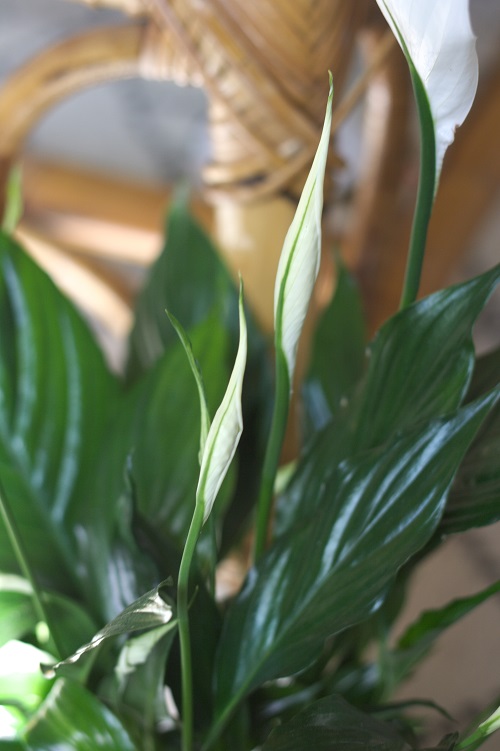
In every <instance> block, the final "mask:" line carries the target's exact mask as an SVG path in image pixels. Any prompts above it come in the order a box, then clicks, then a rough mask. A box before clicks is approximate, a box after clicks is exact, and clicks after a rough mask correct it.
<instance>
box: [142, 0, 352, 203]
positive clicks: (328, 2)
mask: <svg viewBox="0 0 500 751" xmlns="http://www.w3.org/2000/svg"><path fill="white" fill-rule="evenodd" d="M146 5H148V7H149V8H150V11H151V12H152V13H153V16H154V17H155V18H156V20H157V21H159V22H160V24H161V25H162V27H163V28H164V29H165V31H166V33H167V34H168V36H169V37H170V39H171V40H172V42H173V44H174V46H176V47H178V49H179V50H182V52H183V54H184V55H185V58H186V60H187V61H188V62H187V63H186V66H187V70H189V71H190V75H192V76H194V75H195V73H197V74H198V75H197V78H198V77H199V78H201V80H202V82H203V85H204V86H205V88H206V89H207V91H208V93H209V96H210V123H211V136H212V143H213V163H212V164H211V165H210V166H209V167H208V168H207V169H206V172H205V181H206V183H207V184H208V186H209V187H211V189H212V195H215V196H217V195H221V194H222V195H226V194H230V195H231V197H232V198H233V199H234V198H238V199H239V200H252V199H255V198H260V197H262V196H264V195H267V194H270V193H272V192H276V191H277V190H284V191H289V192H292V193H297V192H298V191H300V189H301V187H302V184H303V181H304V177H305V169H306V168H307V167H308V165H309V163H310V161H311V158H312V155H313V154H314V151H315V148H316V145H317V141H318V138H319V132H320V129H321V123H322V119H323V115H324V107H325V101H326V92H327V85H328V83H327V70H328V69H331V70H332V71H334V74H335V83H336V89H337V92H339V91H340V90H341V88H342V83H343V80H344V78H345V73H346V69H347V65H348V63H349V60H350V50H351V47H352V44H353V40H354V36H355V33H356V31H357V29H358V28H359V24H360V22H361V20H362V18H363V16H364V11H365V9H366V2H365V0H357V2H355V3H354V2H347V1H346V0H293V2H291V0H281V1H280V0H254V2H252V3H250V2H248V0H168V1H167V0H146Z"/></svg>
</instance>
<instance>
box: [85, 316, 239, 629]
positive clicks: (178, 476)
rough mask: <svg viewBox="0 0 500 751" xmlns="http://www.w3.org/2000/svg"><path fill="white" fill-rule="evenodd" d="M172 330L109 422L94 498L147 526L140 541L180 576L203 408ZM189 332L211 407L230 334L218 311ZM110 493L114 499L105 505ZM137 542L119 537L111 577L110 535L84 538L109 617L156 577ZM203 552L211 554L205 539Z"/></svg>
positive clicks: (92, 583) (97, 505) (218, 395)
mask: <svg viewBox="0 0 500 751" xmlns="http://www.w3.org/2000/svg"><path fill="white" fill-rule="evenodd" d="M163 315H164V317H165V319H166V322H167V325H168V326H169V327H170V328H172V327H171V326H170V323H169V322H168V319H167V317H166V315H165V313H163ZM172 332H173V334H174V336H175V337H176V339H175V344H174V345H173V346H172V347H171V348H170V349H169V350H168V351H167V352H165V354H164V355H162V357H161V358H160V359H159V361H158V362H157V363H156V364H155V366H154V367H153V368H152V369H151V371H150V372H148V373H147V374H145V375H144V376H143V377H142V378H141V379H140V380H139V381H138V383H137V384H136V385H135V386H134V387H133V389H132V390H131V391H130V392H129V393H128V394H127V395H126V397H125V399H124V400H123V402H122V406H121V410H120V412H119V413H118V414H117V417H116V420H115V421H114V422H113V423H112V424H111V425H110V426H109V428H108V436H107V437H108V441H107V443H106V445H105V446H104V447H103V451H102V455H101V459H100V464H99V466H98V467H97V468H96V485H97V489H98V492H96V493H95V495H94V496H93V497H92V498H91V499H90V503H92V504H93V508H94V513H95V514H96V516H97V515H98V514H101V517H102V516H103V515H104V514H106V515H108V514H109V513H113V514H114V515H116V514H118V518H119V519H122V520H123V521H125V526H126V527H127V528H131V525H132V524H133V525H134V529H135V530H136V531H138V530H141V542H142V544H145V543H144V540H146V544H147V545H148V546H149V548H148V550H150V552H151V554H152V555H154V556H155V560H159V563H160V567H161V570H162V571H169V573H171V574H172V576H175V575H176V571H177V567H178V564H179V560H180V554H181V551H182V548H183V545H184V542H185V539H186V535H187V530H188V528H189V524H190V521H191V516H192V513H193V508H194V504H195V497H196V487H197V481H198V467H199V461H198V454H199V446H200V410H199V406H198V394H197V389H196V384H195V381H194V379H193V376H192V374H191V372H190V367H189V363H188V361H187V359H186V355H185V352H184V350H183V347H182V345H181V343H180V342H179V341H178V339H177V336H176V334H175V332H174V331H173V329H172ZM190 339H191V341H192V346H193V349H194V352H195V355H196V358H197V359H198V360H199V362H200V367H201V369H202V370H203V373H204V377H205V386H206V397H207V401H208V404H209V407H210V408H211V409H213V410H214V411H215V408H216V406H217V404H218V403H219V402H220V400H221V399H222V395H223V389H224V384H225V383H227V374H226V373H227V371H226V366H225V359H226V351H227V335H226V333H225V332H224V330H223V329H222V327H221V325H220V323H219V322H218V319H217V317H216V316H210V317H208V318H207V319H206V320H205V321H204V322H203V323H201V324H199V325H198V326H197V327H196V328H195V329H193V330H192V331H191V332H190ZM230 482H231V478H229V483H230ZM229 491H230V484H229V485H228V487H227V489H225V492H224V493H222V494H221V495H220V496H219V502H220V503H221V504H223V503H224V502H225V500H227V494H228V492H229ZM103 498H105V499H107V503H106V506H105V509H103V508H102V504H103V500H102V499H103ZM110 499H113V500H112V501H110ZM219 502H218V503H219ZM107 523H108V525H109V524H110V522H107ZM125 532H126V529H124V530H123V534H125ZM83 535H84V531H82V536H83ZM108 536H109V535H108ZM125 542H126V541H125ZM132 543H133V540H132V541H131V542H130V543H129V545H126V544H120V545H119V546H118V545H115V548H114V550H113V555H112V561H113V564H114V567H115V568H114V571H115V572H116V573H115V580H114V581H112V580H111V577H110V576H109V575H107V573H106V571H103V568H102V565H101V559H102V554H101V550H102V548H103V547H104V546H105V545H106V540H105V539H104V540H103V539H101V537H99V534H98V532H97V533H96V534H94V535H92V537H89V538H84V545H86V546H88V549H85V551H84V552H85V558H86V560H88V561H89V569H90V573H89V581H88V584H87V589H88V591H89V592H92V591H96V590H97V591H98V592H99V593H100V598H101V603H100V611H101V612H103V613H104V614H105V618H106V619H107V620H110V619H111V618H113V617H114V616H115V615H117V613H119V612H120V611H121V610H122V609H123V608H124V607H125V605H126V604H127V602H131V601H132V600H134V599H135V598H137V596H138V594H139V593H140V591H141V590H140V589H139V592H138V591H137V590H138V584H139V583H140V582H142V591H144V589H146V588H150V587H151V585H152V583H153V582H154V578H155V575H154V572H151V571H150V572H149V578H148V571H147V567H146V566H145V565H144V574H143V575H142V576H139V575H138V574H139V573H140V572H138V570H137V568H138V564H137V561H136V560H130V555H129V553H128V550H129V549H130V547H131V545H132ZM206 547H207V546H206ZM93 552H94V555H92V553H93ZM200 555H202V556H204V555H205V548H204V547H203V546H202V548H201V550H200ZM107 557H108V556H104V560H106V558H107ZM93 561H95V565H94V566H93V565H92V564H93ZM139 563H141V561H139ZM120 565H121V569H122V571H126V572H127V575H126V576H125V577H124V576H123V575H120V574H118V572H117V571H116V567H117V566H120ZM109 568H110V566H109V564H108V569H109ZM103 580H104V585H105V586H104V585H103ZM136 580H138V581H136Z"/></svg>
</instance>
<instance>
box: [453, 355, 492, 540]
mask: <svg viewBox="0 0 500 751" xmlns="http://www.w3.org/2000/svg"><path fill="white" fill-rule="evenodd" d="M499 381H500V351H496V352H492V353H490V354H489V355H486V356H484V357H482V358H479V359H478V361H477V363H476V367H475V370H474V376H473V379H472V383H471V386H470V389H469V393H468V398H475V397H477V396H479V395H481V394H483V393H485V392H486V391H488V390H489V389H491V388H493V387H494V386H496V385H497V384H498V382H499ZM499 452H500V409H499V408H498V407H497V408H496V409H494V410H492V412H491V414H490V415H489V416H488V418H487V420H486V421H485V423H484V425H483V426H482V427H481V430H480V431H479V433H478V435H477V437H476V439H475V440H474V443H473V444H472V446H471V447H470V449H469V451H468V452H467V454H466V456H465V459H464V461H463V462H462V465H461V467H460V470H459V472H458V475H457V477H456V480H455V483H454V485H453V487H452V489H451V493H450V497H449V499H448V503H447V504H446V510H445V513H444V516H443V520H442V522H441V525H440V532H441V533H443V534H450V533H454V532H463V531H465V530H467V529H470V528H471V527H482V526H485V525H487V524H493V523H494V522H497V521H499V520H500V465H499V463H498V455H499Z"/></svg>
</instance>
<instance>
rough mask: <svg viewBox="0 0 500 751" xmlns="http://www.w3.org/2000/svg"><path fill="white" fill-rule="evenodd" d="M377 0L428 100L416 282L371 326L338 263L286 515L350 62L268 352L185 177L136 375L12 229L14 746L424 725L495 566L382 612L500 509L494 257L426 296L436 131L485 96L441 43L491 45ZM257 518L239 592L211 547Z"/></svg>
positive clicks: (8, 530) (5, 598)
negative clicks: (430, 556)
mask: <svg viewBox="0 0 500 751" xmlns="http://www.w3.org/2000/svg"><path fill="white" fill-rule="evenodd" d="M379 4H380V6H381V8H382V10H383V12H384V14H385V15H386V17H387V18H388V20H389V23H390V24H391V26H392V28H393V30H394V31H395V33H396V34H397V36H398V39H399V41H400V43H401V44H402V47H403V49H404V51H405V54H406V55H407V57H408V61H409V65H410V70H411V73H412V77H413V81H414V85H415V90H416V94H417V101H418V105H419V113H420V117H421V122H422V137H423V144H422V154H423V156H422V161H423V167H422V176H421V181H422V182H421V189H420V194H419V208H417V211H416V218H415V227H414V234H413V240H412V244H411V249H410V254H409V272H408V275H407V279H408V278H409V279H411V283H410V284H406V285H405V292H404V294H403V300H402V309H401V310H400V312H398V313H397V314H396V315H394V316H393V317H392V318H391V319H389V320H388V321H387V322H386V323H385V324H384V325H383V326H382V328H381V329H380V331H379V332H378V333H377V334H376V336H375V338H374V339H373V341H372V342H370V343H368V345H367V343H366V341H365V338H364V332H363V325H362V317H361V312H360V311H361V306H360V301H359V298H358V296H357V292H356V288H355V286H354V284H353V282H352V280H351V279H350V277H349V275H348V274H347V272H346V271H345V270H344V269H340V270H339V281H338V287H337V292H336V294H335V296H334V299H333V301H332V303H331V305H330V307H329V308H328V310H326V311H325V313H324V317H323V320H322V321H321V322H320V324H319V326H318V328H317V332H316V338H315V342H314V347H313V352H312V355H311V363H310V371H309V375H308V377H307V379H306V382H305V384H304V399H303V405H304V417H305V419H304V425H305V427H304V431H305V434H306V435H307V441H306V442H305V444H304V448H303V450H302V452H301V455H300V456H299V457H298V459H297V461H296V463H295V465H294V467H293V469H292V470H291V472H290V476H289V479H288V482H287V483H286V485H285V487H284V489H282V490H281V491H280V492H279V493H278V497H277V498H275V500H274V513H273V514H271V513H270V510H271V508H272V505H273V504H272V500H273V498H272V496H273V491H274V488H275V486H276V473H277V465H278V458H279V452H280V448H281V443H282V440H283V433H284V427H285V423H286V419H287V414H288V406H289V397H290V389H291V384H292V378H293V371H294V366H295V354H296V347H297V342H298V337H299V334H300V330H301V327H302V323H303V318H304V315H305V311H306V309H307V304H308V301H309V297H310V294H311V291H312V287H313V284H314V280H315V277H316V274H317V266H318V259H319V250H320V237H321V233H320V221H321V210H322V182H323V174H324V170H325V164H326V156H327V153H328V141H329V132H330V117H331V101H332V87H330V95H329V99H328V105H327V114H326V118H325V127H324V130H323V134H322V137H321V141H320V144H319V147H318V152H317V155H316V159H315V161H314V164H313V166H312V168H311V173H310V176H309V179H308V181H307V183H306V186H305V188H304V193H303V196H302V199H301V202H300V203H299V207H298V210H297V215H296V219H295V220H294V222H293V224H292V226H291V229H290V232H289V234H288V236H287V239H286V241H285V245H284V249H283V254H282V258H281V262H280V269H279V272H278V277H277V282H276V305H275V316H276V332H275V342H274V344H275V352H276V366H275V368H274V375H273V370H272V368H271V366H270V362H269V358H268V346H267V342H266V341H265V340H264V338H263V336H262V335H261V334H260V333H259V331H258V329H257V327H256V325H255V323H254V322H253V321H252V317H251V312H250V311H248V310H247V311H245V308H244V303H243V288H242V285H240V290H239V291H238V289H237V288H236V286H235V285H234V283H233V281H232V280H231V278H230V277H229V275H228V273H227V271H226V269H225V268H224V266H223V265H222V263H221V262H220V260H219V258H218V256H217V253H216V252H215V250H214V248H213V247H212V245H211V243H210V241H209V240H208V239H207V238H206V237H205V236H204V234H203V233H202V231H201V230H200V228H199V227H198V226H197V225H196V223H195V222H194V221H193V219H192V218H191V217H190V216H189V213H188V212H187V210H186V208H185V206H184V204H182V202H179V203H177V204H175V205H174V207H173V209H172V212H171V215H170V218H169V225H168V231H167V241H166V246H165V251H164V253H163V254H162V256H161V257H160V258H159V260H158V261H157V263H156V265H155V267H154V268H153V270H152V273H151V276H150V280H149V282H148V283H147V285H146V287H145V289H144V291H143V292H142V294H141V296H140V298H139V300H138V301H137V305H136V315H135V323H134V327H133V330H132V332H131V334H130V338H129V360H128V365H127V369H126V377H124V378H118V377H117V376H115V375H113V374H111V373H110V372H109V370H108V368H107V366H106V364H105V361H104V358H103V356H102V354H101V352H100V350H99V348H98V346H97V344H96V343H95V341H94V339H93V337H92V334H91V333H90V331H89V330H88V328H87V326H86V324H85V323H84V322H83V320H82V319H81V318H80V316H79V315H78V313H77V312H76V311H75V309H74V308H73V306H72V304H71V303H70V302H69V301H68V300H67V299H65V298H64V297H63V295H62V294H61V293H60V292H59V291H58V290H57V289H56V288H55V287H54V285H53V284H52V282H51V281H50V280H49V279H48V277H47V276H46V275H45V274H44V273H43V272H42V271H41V270H40V269H39V268H38V267H37V266H36V265H35V263H34V262H33V261H32V260H30V258H29V257H28V256H27V255H26V254H25V253H24V252H23V250H22V249H21V248H20V247H19V246H18V245H17V244H16V243H15V242H14V241H13V240H12V239H11V237H10V236H9V235H8V234H7V232H4V233H3V234H2V235H0V268H1V273H0V320H1V327H2V337H0V508H1V512H2V520H1V523H0V538H1V539H0V572H1V573H0V655H1V660H0V665H1V667H0V727H1V728H2V731H1V736H2V737H1V738H0V749H5V750H7V749H15V750H22V751H25V750H26V749H30V750H31V751H42V750H43V751H45V750H46V749H58V750H59V751H61V750H63V751H64V750H66V749H68V751H69V749H77V751H79V750H80V749H81V750H83V749H99V750H101V751H111V750H112V749H113V750H116V749H120V750H121V751H138V750H139V749H140V750H143V751H160V750H161V749H165V751H174V750H175V749H182V751H190V750H191V749H204V750H206V751H209V749H214V751H226V749H231V750H232V751H233V750H234V751H239V750H240V749H241V751H247V750H248V751H250V749H254V748H262V751H302V749H304V748H308V747H310V746H311V745H312V746H313V747H314V748H316V749H318V750H319V751H323V750H324V751H326V750H327V749H331V748H339V749H346V751H347V750H348V749H351V748H366V749H384V751H407V750H409V751H411V749H415V748H417V747H419V738H418V734H417V733H416V730H415V727H414V725H413V724H412V722H411V721H410V720H409V719H408V718H407V717H406V707H403V706H400V705H395V704H391V703H390V696H391V693H392V692H393V690H394V688H395V687H396V686H397V685H398V684H399V683H400V682H401V681H402V680H404V679H405V678H406V677H407V676H408V675H409V674H410V673H411V671H412V670H413V669H414V667H415V665H416V664H417V663H418V662H419V661H420V660H421V659H423V658H424V657H425V656H426V655H427V654H428V652H429V650H430V649H431V648H432V646H433V644H434V643H435V641H436V640H437V639H438V638H443V637H442V634H443V633H444V632H445V631H446V629H447V628H448V627H449V626H450V625H452V624H453V623H455V622H456V621H457V620H458V619H460V618H462V617H464V616H465V615H467V613H469V612H470V611H471V610H473V609H474V608H475V607H477V606H478V605H480V604H481V603H482V602H484V601H485V600H486V599H488V598H489V597H491V596H493V595H495V594H496V593H497V592H498V591H499V589H500V583H496V584H493V585H491V586H490V587H489V588H488V589H486V590H484V591H482V592H477V593H474V594H473V595H471V596H469V597H466V598H463V599H461V600H456V601H453V602H450V603H448V604H446V605H445V606H444V607H443V608H441V609H439V610H436V611H430V612H427V613H424V614H422V616H421V617H420V618H419V619H418V620H417V621H416V622H415V623H414V624H412V625H411V626H410V627H409V628H408V630H407V631H406V632H405V633H404V634H403V635H402V636H401V637H400V639H399V640H398V641H397V642H395V641H394V640H393V639H391V638H390V634H391V628H392V626H393V624H394V621H395V619H396V618H397V616H398V613H399V611H400V608H401V604H402V601H403V599H404V592H405V588H406V586H407V583H408V581H409V579H410V577H411V574H412V572H413V570H414V568H415V567H416V566H418V563H419V562H420V561H421V560H422V558H423V557H424V556H425V555H426V554H427V553H428V552H429V551H430V550H432V549H435V547H437V546H438V545H440V544H441V542H442V541H443V539H444V537H445V536H446V535H449V534H458V533H461V532H463V531H465V530H467V529H469V528H470V527H477V526H482V525H488V524H491V523H493V522H496V521H498V520H499V519H500V471H499V469H498V462H496V461H495V460H494V456H495V453H496V451H497V449H498V447H499V444H500V438H499V436H500V406H499V403H500V387H499V385H498V365H499V364H500V354H499V353H498V352H493V353H491V354H490V355H488V356H487V357H483V358H476V357H475V353H474V347H473V343H472V333H471V332H472V328H473V326H474V323H475V321H476V319H477V317H478V315H479V314H480V312H481V310H482V309H483V307H484V305H485V304H486V302H487V299H488V297H489V295H490V294H491V292H492V290H493V289H494V288H495V286H496V284H497V283H498V281H499V280H500V268H494V269H492V270H490V271H488V272H486V273H485V274H483V275H482V276H480V277H478V278H476V279H472V280H470V281H468V282H465V283H463V284H459V285H455V286H453V287H450V288H448V289H445V290H442V291H440V292H437V293H435V294H434V295H432V296H430V297H428V298H426V299H424V300H420V301H418V302H415V301H414V298H415V296H416V291H417V290H418V276H419V267H420V266H421V261H422V253H423V245H424V241H425V234H426V230H427V223H428V218H429V215H430V208H431V206H432V200H433V197H434V194H435V190H436V186H437V181H438V177H439V172H440V169H441V162H442V157H443V155H444V150H445V149H446V146H447V145H448V143H449V142H450V140H451V138H450V133H451V132H452V131H453V128H454V127H455V126H456V125H457V124H459V122H461V120H462V119H463V117H465V114H466V109H467V108H466V109H465V110H463V108H462V109H461V110H460V111H459V112H458V115H457V113H456V112H455V110H454V109H453V107H451V108H450V107H448V109H445V110H443V108H442V107H440V105H439V101H440V100H439V96H437V94H436V92H437V93H438V94H439V91H440V90H441V92H442V91H446V90H448V89H449V80H447V78H446V76H447V75H449V71H448V73H447V70H448V67H447V66H446V65H445V62H446V59H447V58H446V55H447V54H448V52H449V49H450V45H451V46H452V47H453V48H454V49H455V54H456V55H457V54H458V58H460V55H459V52H460V50H461V49H462V50H464V54H465V55H466V58H467V59H466V62H465V63H464V67H463V70H465V71H466V72H468V73H470V75H469V76H468V81H469V85H468V87H467V86H466V87H465V90H466V94H467V95H468V96H469V98H470V100H472V97H473V94H474V88H475V73H474V70H472V71H471V66H472V68H473V67H474V65H475V58H474V55H471V38H472V37H471V33H470V27H469V25H468V13H467V4H466V2H465V1H464V2H457V1H456V0H454V4H453V5H454V10H453V14H452V15H450V16H449V17H446V18H444V20H443V16H440V18H439V19H438V20H440V22H441V26H440V27H439V28H440V32H441V33H440V34H437V35H434V37H433V36H432V35H431V38H428V35H427V32H428V28H427V27H425V28H424V27H423V26H422V24H421V21H422V19H423V17H424V14H427V15H428V16H432V14H433V13H439V11H438V10H435V7H434V4H428V3H421V2H420V3H417V2H411V1H410V0H406V1H405V2H403V1H402V0H401V1H400V2H397V0H393V1H392V2H389V0H387V2H383V1H382V0H381V2H380V3H379ZM424 6H425V7H424ZM427 6H429V7H427ZM445 6H446V7H447V8H448V7H449V8H451V2H444V3H440V4H439V7H440V8H441V9H442V8H443V7H445ZM436 7H438V4H436ZM427 20H429V19H427ZM431 27H432V24H431V23H430V21H429V28H431ZM457 30H459V32H460V33H459V34H458V36H457ZM457 39H458V43H457ZM419 40H420V42H422V44H421V45H420V46H419V45H418V44H417V42H418V41H419ZM462 42H463V44H462ZM424 43H425V44H424ZM426 45H427V46H426ZM423 48H425V49H426V50H427V53H428V57H427V58H425V60H427V62H428V60H429V59H431V60H432V64H431V65H430V69H432V71H438V72H437V73H436V74H435V75H434V78H433V79H432V81H431V84H430V83H429V81H430V78H429V76H427V74H426V70H427V69H426V68H425V65H423V63H422V59H420V58H419V57H418V53H419V50H421V49H423ZM457 49H458V53H457ZM429 55H430V57H429ZM443 55H445V57H444V58H443ZM425 60H424V62H425ZM427 72H428V70H427ZM436 76H437V78H436ZM458 94H459V96H460V97H461V98H462V100H463V97H464V89H463V87H459V89H458ZM436 103H437V104H436ZM448 105H449V102H448ZM469 106H470V103H469ZM459 109H460V108H459ZM450 113H451V114H450ZM450 118H451V119H450ZM443 133H444V134H445V135H446V137H444V136H443ZM446 139H447V140H446ZM443 144H444V146H443ZM429 175H430V178H429ZM429 179H430V182H429ZM422 183H423V185H422ZM422 207H423V208H422ZM10 224H11V222H10V220H9V221H7V222H6V225H5V226H6V229H9V227H10ZM165 308H167V309H168V311H169V316H168V318H167V316H166V315H165V312H164V311H165ZM169 319H170V320H169ZM245 374H246V375H245ZM273 379H274V382H275V388H274V393H273V388H272V383H273ZM212 416H213V420H212ZM242 429H243V433H242ZM252 529H254V530H255V535H254V536H253V537H254V539H255V544H254V550H253V554H252V562H251V564H250V566H249V570H248V573H247V575H246V578H245V580H244V581H243V582H242V584H241V587H240V589H239V591H237V592H235V593H234V594H233V595H231V597H229V598H226V599H225V600H224V601H221V599H220V597H218V596H217V579H218V576H219V575H218V571H219V564H220V562H221V561H223V560H224V559H225V558H227V557H228V556H230V555H232V554H234V550H235V549H237V548H238V546H240V545H241V543H242V540H244V539H245V537H247V536H248V531H249V530H252ZM369 646H370V647H371V649H370V650H369V651H367V647H369ZM367 655H371V656H370V657H368V656H367ZM373 655H376V656H375V657H373ZM40 663H42V664H43V673H44V675H42V674H41V672H40V669H39V665H40ZM492 698H493V697H492ZM497 726H498V712H493V713H492V714H491V716H490V717H488V718H486V719H484V720H482V721H478V723H477V728H473V729H472V730H471V731H470V732H469V733H466V734H465V735H463V736H460V734H459V732H458V731H456V726H455V725H453V723H451V721H450V733H449V734H448V735H447V736H446V738H444V739H443V740H442V741H441V742H440V744H439V746H437V747H436V749H437V748H439V749H446V750H447V751H452V749H457V751H458V750H459V749H463V750H464V751H465V750H466V749H472V748H478V747H479V746H480V745H481V744H482V742H483V740H484V739H485V738H486V737H487V736H488V735H489V734H490V733H491V732H493V731H494V730H495V729H496V728H497Z"/></svg>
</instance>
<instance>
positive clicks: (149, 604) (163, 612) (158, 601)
mask: <svg viewBox="0 0 500 751" xmlns="http://www.w3.org/2000/svg"><path fill="white" fill-rule="evenodd" d="M169 587H170V583H169V582H168V581H165V582H162V583H161V584H159V585H158V586H157V587H155V589H152V590H151V592H147V593H146V594H145V595H142V597H139V599H138V600H136V601H135V602H133V603H132V604H131V605H129V606H128V607H127V608H125V610H124V611H123V612H122V613H120V614H119V615H117V616H116V618H113V620H112V621H110V622H109V623H108V624H106V626H104V628H102V629H101V630H100V631H98V632H97V633H96V634H95V635H94V636H93V637H92V639H91V641H90V642H88V643H87V644H84V645H83V646H81V647H79V648H78V649H77V650H76V652H75V653H74V654H72V655H71V656H70V657H67V658H66V659H65V660H62V661H61V662H58V663H56V664H55V665H51V666H50V667H49V666H45V668H44V673H45V675H47V676H49V677H53V676H54V675H56V674H57V673H58V672H60V670H61V668H66V669H67V668H68V667H69V666H71V665H74V664H75V663H76V662H78V660H79V659H80V658H81V657H82V656H83V655H85V654H87V653H88V652H92V651H93V650H94V649H97V648H98V647H100V646H101V644H102V643H103V642H104V641H106V640H107V639H111V638H113V637H115V636H120V635H122V634H128V633H131V632H134V631H142V630H144V629H155V628H158V627H159V626H165V625H167V624H169V626H171V627H172V628H173V627H174V626H175V621H174V605H173V600H172V599H171V598H170V597H169V595H168V590H169Z"/></svg>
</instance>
